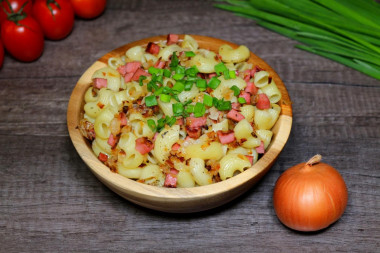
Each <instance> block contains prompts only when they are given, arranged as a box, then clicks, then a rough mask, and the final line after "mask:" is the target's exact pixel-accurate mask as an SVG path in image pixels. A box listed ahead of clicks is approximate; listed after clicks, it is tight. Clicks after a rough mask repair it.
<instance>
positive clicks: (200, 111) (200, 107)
mask: <svg viewBox="0 0 380 253" xmlns="http://www.w3.org/2000/svg"><path fill="white" fill-rule="evenodd" d="M205 113H206V107H205V105H204V104H202V103H199V102H198V103H196V104H195V107H194V117H196V118H199V117H202V116H203V115H204V114H205Z"/></svg>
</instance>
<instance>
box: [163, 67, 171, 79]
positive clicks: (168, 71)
mask: <svg viewBox="0 0 380 253" xmlns="http://www.w3.org/2000/svg"><path fill="white" fill-rule="evenodd" d="M163 75H164V76H165V77H167V78H170V77H171V76H172V72H171V71H170V70H168V69H164V74H163Z"/></svg>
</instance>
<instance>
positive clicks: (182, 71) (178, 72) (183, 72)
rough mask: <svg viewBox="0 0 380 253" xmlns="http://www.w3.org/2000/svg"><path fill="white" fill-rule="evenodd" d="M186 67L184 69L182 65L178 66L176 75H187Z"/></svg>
mask: <svg viewBox="0 0 380 253" xmlns="http://www.w3.org/2000/svg"><path fill="white" fill-rule="evenodd" d="M185 71H186V69H185V67H182V66H181V65H178V66H177V68H176V69H175V73H176V74H185Z"/></svg>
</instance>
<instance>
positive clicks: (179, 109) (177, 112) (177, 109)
mask: <svg viewBox="0 0 380 253" xmlns="http://www.w3.org/2000/svg"><path fill="white" fill-rule="evenodd" d="M172 108H173V115H174V116H181V115H182V113H183V104H181V103H175V104H173V105H172Z"/></svg>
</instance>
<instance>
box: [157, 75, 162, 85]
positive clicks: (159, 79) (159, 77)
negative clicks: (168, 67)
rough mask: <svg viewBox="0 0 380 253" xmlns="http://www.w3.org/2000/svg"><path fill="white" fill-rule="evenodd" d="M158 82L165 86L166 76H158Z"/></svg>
mask: <svg viewBox="0 0 380 253" xmlns="http://www.w3.org/2000/svg"><path fill="white" fill-rule="evenodd" d="M156 81H157V82H158V83H160V84H163V82H164V76H157V78H156Z"/></svg>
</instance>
